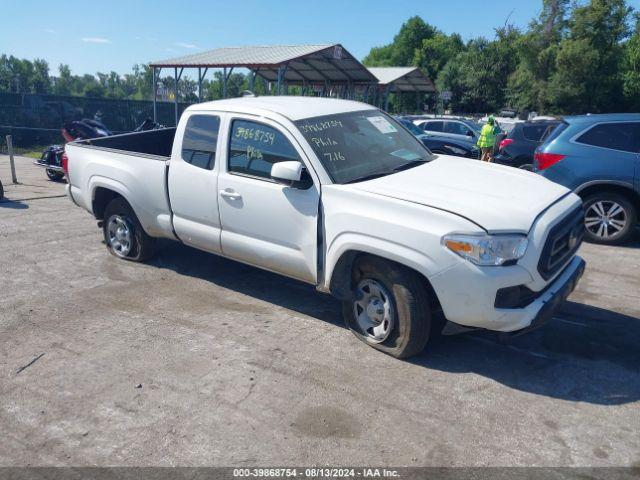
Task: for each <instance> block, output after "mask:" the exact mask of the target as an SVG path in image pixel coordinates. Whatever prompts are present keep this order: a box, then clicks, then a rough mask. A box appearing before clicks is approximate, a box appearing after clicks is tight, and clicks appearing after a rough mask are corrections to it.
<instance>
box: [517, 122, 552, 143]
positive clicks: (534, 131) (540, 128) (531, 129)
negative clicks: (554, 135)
mask: <svg viewBox="0 0 640 480" xmlns="http://www.w3.org/2000/svg"><path fill="white" fill-rule="evenodd" d="M547 128H549V125H547V124H540V125H527V126H525V127H522V135H523V136H524V138H526V139H527V140H531V141H532V142H539V141H540V139H541V138H542V134H543V133H544V132H546V131H547Z"/></svg>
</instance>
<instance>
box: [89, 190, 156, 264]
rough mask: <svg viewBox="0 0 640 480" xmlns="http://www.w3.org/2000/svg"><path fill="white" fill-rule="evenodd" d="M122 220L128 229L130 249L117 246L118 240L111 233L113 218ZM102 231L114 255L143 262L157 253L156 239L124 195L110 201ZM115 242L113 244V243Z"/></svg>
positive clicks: (109, 249)
mask: <svg viewBox="0 0 640 480" xmlns="http://www.w3.org/2000/svg"><path fill="white" fill-rule="evenodd" d="M116 219H117V221H118V222H121V224H123V226H124V227H126V230H127V231H128V233H129V234H128V235H127V238H128V242H127V245H128V246H129V248H128V249H126V250H125V249H121V248H117V247H115V246H114V245H115V244H116V241H115V239H114V238H112V235H111V234H110V226H111V225H112V220H113V221H114V222H115V221H116ZM102 233H103V235H104V242H105V244H106V246H107V250H108V251H109V253H111V254H112V255H113V256H115V257H117V258H121V259H124V260H130V261H132V262H143V261H145V260H148V259H149V258H151V257H152V256H153V255H154V253H155V250H156V249H155V239H154V238H153V237H150V236H149V235H147V233H146V232H145V231H144V229H143V228H142V225H140V221H139V220H138V217H137V216H136V214H135V213H134V211H133V209H132V208H131V206H130V205H129V204H128V203H127V201H126V200H125V199H124V198H122V197H117V198H114V199H113V200H111V201H110V202H109V204H108V205H107V208H106V209H105V211H104V221H103V222H102ZM112 243H113V244H112Z"/></svg>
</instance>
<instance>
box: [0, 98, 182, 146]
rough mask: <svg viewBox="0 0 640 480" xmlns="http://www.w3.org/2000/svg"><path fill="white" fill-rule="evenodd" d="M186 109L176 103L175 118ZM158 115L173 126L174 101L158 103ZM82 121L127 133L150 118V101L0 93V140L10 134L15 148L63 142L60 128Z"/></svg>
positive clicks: (165, 123) (165, 122)
mask: <svg viewBox="0 0 640 480" xmlns="http://www.w3.org/2000/svg"><path fill="white" fill-rule="evenodd" d="M188 106H189V104H188V103H179V104H178V115H181V114H182V112H183V111H184V109H185V108H187V107H188ZM157 112H158V119H157V121H158V123H161V124H163V125H166V126H175V105H174V103H173V102H158V103H157ZM83 118H90V119H95V120H100V121H101V122H102V123H104V124H105V126H106V127H107V128H108V129H109V130H111V131H112V132H113V133H123V132H130V131H132V130H133V129H135V128H136V127H137V126H138V125H140V124H141V123H142V122H143V121H144V120H145V119H147V118H153V102H151V101H148V100H116V99H107V98H87V97H73V96H63V95H38V94H19V93H0V138H2V139H4V138H5V137H6V135H11V136H12V137H13V144H14V147H16V148H17V149H25V148H30V147H35V146H44V145H50V144H55V143H63V141H64V140H63V138H62V135H61V134H60V129H61V128H62V125H63V124H64V123H65V122H68V121H71V120H81V119H83ZM2 143H3V145H2V151H3V153H6V145H5V144H4V142H2Z"/></svg>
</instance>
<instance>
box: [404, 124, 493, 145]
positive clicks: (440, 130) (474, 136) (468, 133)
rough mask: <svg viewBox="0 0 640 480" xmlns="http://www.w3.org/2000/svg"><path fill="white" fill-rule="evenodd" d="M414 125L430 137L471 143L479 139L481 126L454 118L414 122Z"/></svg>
mask: <svg viewBox="0 0 640 480" xmlns="http://www.w3.org/2000/svg"><path fill="white" fill-rule="evenodd" d="M414 123H415V124H416V125H417V126H418V127H420V128H421V129H422V130H424V132H425V133H428V134H431V135H440V136H443V137H449V138H454V139H457V140H467V141H471V142H473V143H476V142H477V141H478V138H479V137H480V130H481V128H482V127H481V126H480V125H479V124H477V123H475V122H472V121H471V120H465V119H455V118H434V119H429V120H414Z"/></svg>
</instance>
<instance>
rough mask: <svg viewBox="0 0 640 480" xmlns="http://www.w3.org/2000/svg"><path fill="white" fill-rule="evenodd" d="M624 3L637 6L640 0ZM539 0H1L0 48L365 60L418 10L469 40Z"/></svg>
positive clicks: (116, 67)
mask: <svg viewBox="0 0 640 480" xmlns="http://www.w3.org/2000/svg"><path fill="white" fill-rule="evenodd" d="M629 4H630V5H632V6H633V7H634V8H635V9H636V10H640V0H630V1H629ZM541 5H542V0H490V1H478V0H446V1H443V0H368V1H367V0H296V1H292V0H236V1H229V0H225V1H218V0H209V1H204V0H203V1H193V0H180V1H176V0H173V1H165V0H154V1H148V0H129V1H123V0H108V1H105V0H101V1H93V2H92V1H85V2H77V1H74V2H67V1H64V0H57V1H51V0H49V1H45V0H0V11H2V13H3V15H2V16H3V19H4V21H3V22H2V27H1V28H0V54H2V53H5V54H8V55H14V56H16V57H20V58H28V59H30V60H33V59H34V58H42V59H45V60H46V61H47V62H49V66H50V71H51V73H52V74H57V68H58V65H59V64H60V63H66V64H68V65H69V66H70V67H71V71H72V73H74V74H84V73H96V72H98V71H100V72H109V71H112V70H113V71H116V72H118V73H120V74H124V73H128V72H130V71H131V68H132V66H133V65H134V64H136V63H148V62H150V61H153V60H162V59H166V58H171V57H176V56H181V55H186V54H190V53H196V52H200V51H204V50H209V49H213V48H218V47H223V46H240V45H292V44H317V43H341V44H342V45H343V46H344V47H345V48H346V49H347V50H348V51H350V52H351V53H352V54H353V55H354V56H355V57H356V58H358V59H360V60H362V58H364V56H365V55H366V54H367V53H368V52H369V50H370V48H371V47H373V46H381V45H384V44H387V43H389V42H391V41H392V40H393V36H394V35H395V34H396V33H397V32H398V30H399V28H400V26H401V25H402V23H403V22H405V21H406V20H407V19H408V18H409V17H411V16H413V15H420V16H421V17H422V18H423V19H424V20H425V21H427V22H429V23H431V24H432V25H435V26H436V27H438V28H439V29H440V30H442V31H444V32H445V33H454V32H458V33H460V34H461V35H462V37H463V38H464V39H465V40H468V39H470V38H474V37H477V36H485V37H487V38H492V37H493V36H494V28H495V27H498V26H502V25H503V24H504V23H505V21H506V20H507V18H509V23H512V24H514V25H516V26H518V27H526V26H527V24H528V23H529V21H530V20H531V19H532V18H533V17H536V16H537V15H538V14H539V12H540V9H541Z"/></svg>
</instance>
